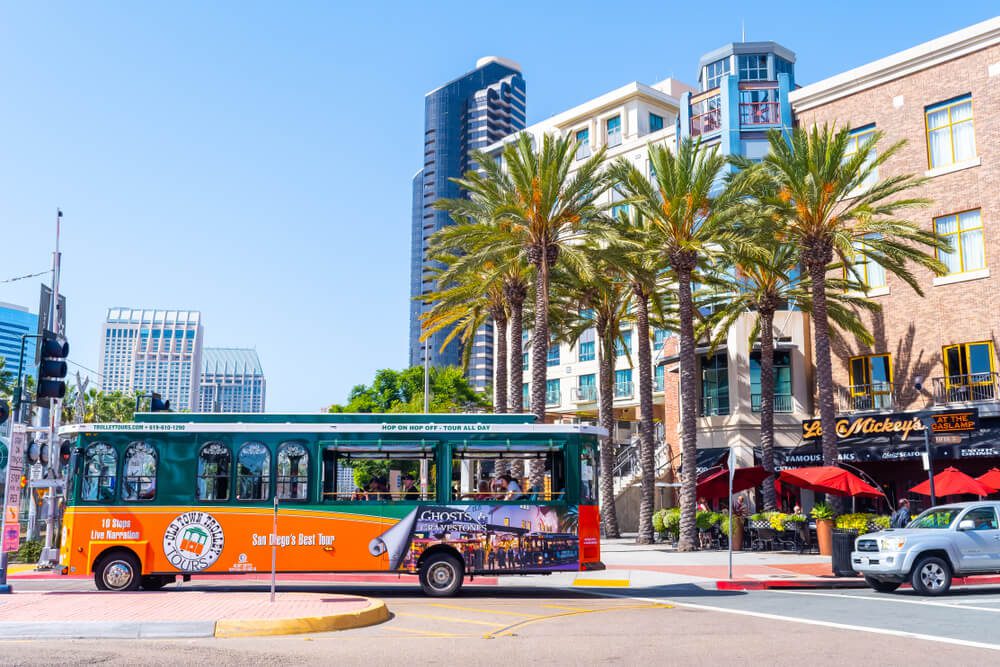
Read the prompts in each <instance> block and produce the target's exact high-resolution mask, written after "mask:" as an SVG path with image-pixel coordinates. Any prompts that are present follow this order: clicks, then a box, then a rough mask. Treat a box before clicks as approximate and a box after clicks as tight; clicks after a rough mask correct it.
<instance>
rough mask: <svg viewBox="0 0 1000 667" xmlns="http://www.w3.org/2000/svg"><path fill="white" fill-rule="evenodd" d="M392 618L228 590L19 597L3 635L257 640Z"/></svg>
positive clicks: (374, 608) (336, 601) (377, 608)
mask: <svg viewBox="0 0 1000 667" xmlns="http://www.w3.org/2000/svg"><path fill="white" fill-rule="evenodd" d="M389 618H390V614H389V609H388V608H387V607H386V605H385V603H384V602H383V601H382V600H377V599H373V598H368V597H362V596H357V595H337V594H325V593H290V592H282V593H278V594H277V596H276V598H275V600H274V602H271V601H270V599H269V596H268V595H267V594H266V593H260V592H228V591H176V592H175V591H166V592H156V593H139V592H137V593H98V592H79V593H76V592H58V593H56V592H51V593H14V594H12V595H10V596H5V597H4V598H3V599H2V600H0V633H2V634H3V635H4V636H16V637H18V638H20V639H97V638H102V639H140V638H142V639H149V638H168V637H169V638H191V637H217V638H233V637H256V636H272V635H293V634H305V633H313V632H331V631H337V630H350V629H354V628H362V627H366V626H370V625H375V624H378V623H382V622H384V621H386V620H388V619H389Z"/></svg>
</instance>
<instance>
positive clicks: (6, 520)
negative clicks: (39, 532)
mask: <svg viewBox="0 0 1000 667" xmlns="http://www.w3.org/2000/svg"><path fill="white" fill-rule="evenodd" d="M27 437H28V434H27V431H25V427H24V424H12V425H11V432H10V451H9V452H8V460H7V488H6V489H5V490H4V499H3V528H2V529H0V535H2V543H0V549H2V550H3V551H5V552H7V551H17V550H18V548H19V547H20V546H21V523H20V521H18V516H19V514H20V512H21V474H22V473H23V471H24V443H25V440H27Z"/></svg>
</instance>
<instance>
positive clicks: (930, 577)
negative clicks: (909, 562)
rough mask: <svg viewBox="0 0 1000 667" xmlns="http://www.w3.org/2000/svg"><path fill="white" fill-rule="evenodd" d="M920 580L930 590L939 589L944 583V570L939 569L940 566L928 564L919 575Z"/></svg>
mask: <svg viewBox="0 0 1000 667" xmlns="http://www.w3.org/2000/svg"><path fill="white" fill-rule="evenodd" d="M920 579H921V580H922V581H923V582H924V586H926V587H927V588H930V589H932V590H934V589H938V588H941V585H942V584H943V583H944V570H942V569H941V566H940V565H937V564H935V563H928V564H927V565H925V566H924V569H923V571H922V572H921V573H920Z"/></svg>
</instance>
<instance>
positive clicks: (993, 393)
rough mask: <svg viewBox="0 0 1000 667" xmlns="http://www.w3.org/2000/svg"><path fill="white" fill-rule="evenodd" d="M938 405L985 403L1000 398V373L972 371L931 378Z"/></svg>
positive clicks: (935, 401)
mask: <svg viewBox="0 0 1000 667" xmlns="http://www.w3.org/2000/svg"><path fill="white" fill-rule="evenodd" d="M931 382H932V385H933V388H932V391H933V393H934V403H935V404H936V405H949V404H952V403H985V402H995V401H997V400H998V399H1000V373H972V374H969V375H949V376H948V377H939V378H931Z"/></svg>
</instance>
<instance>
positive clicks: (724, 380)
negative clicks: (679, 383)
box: [701, 352, 729, 417]
mask: <svg viewBox="0 0 1000 667" xmlns="http://www.w3.org/2000/svg"><path fill="white" fill-rule="evenodd" d="M728 414H729V366H728V363H727V359H726V353H725V352H722V353H719V354H715V355H712V356H711V357H702V358H701V416H702V417H712V416H715V415H728Z"/></svg>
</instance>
